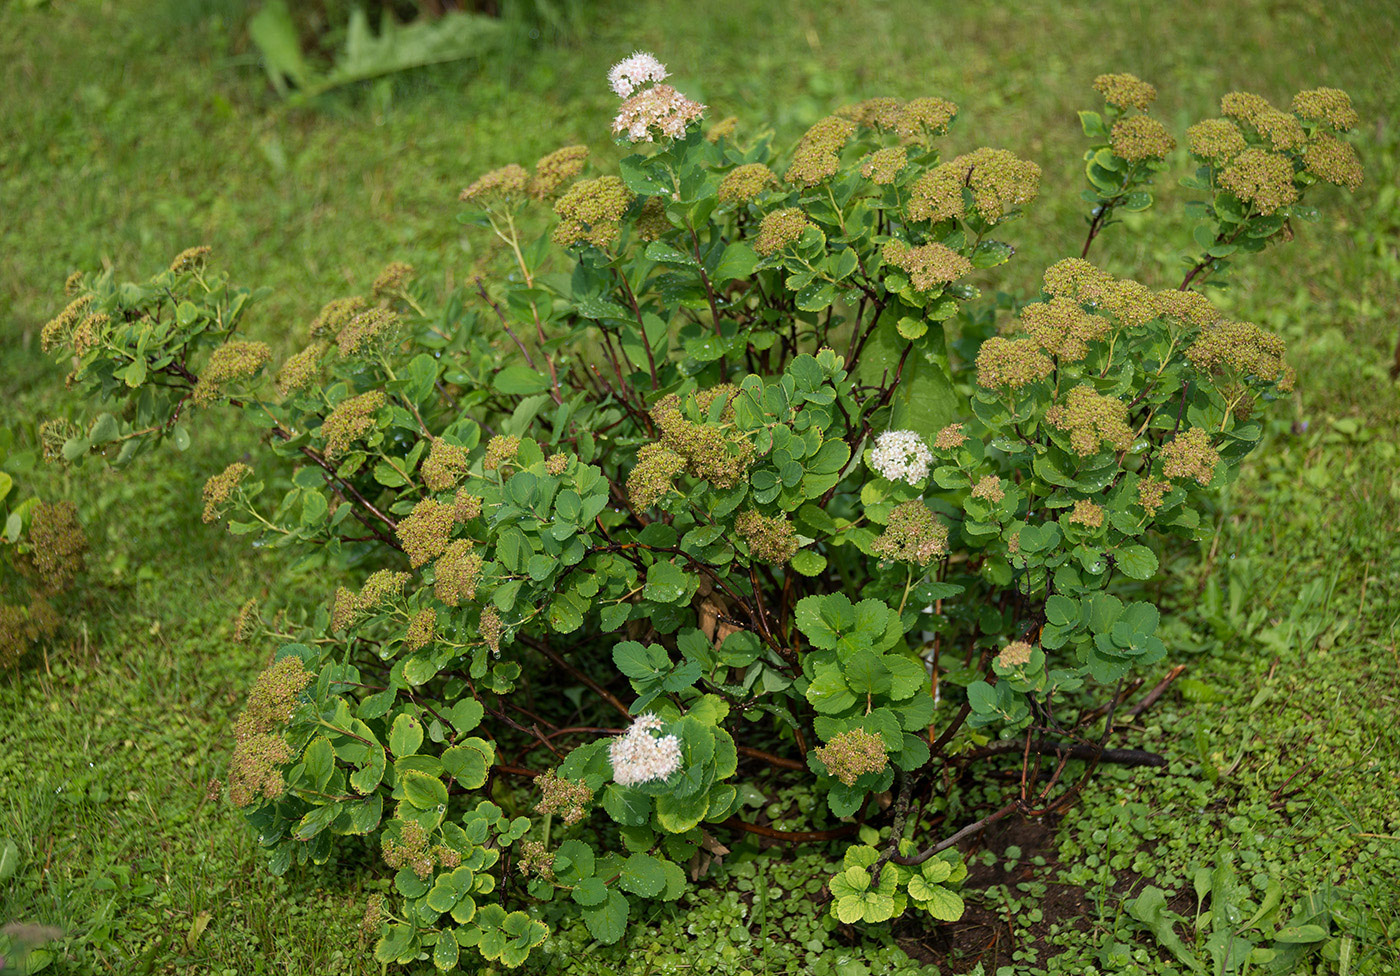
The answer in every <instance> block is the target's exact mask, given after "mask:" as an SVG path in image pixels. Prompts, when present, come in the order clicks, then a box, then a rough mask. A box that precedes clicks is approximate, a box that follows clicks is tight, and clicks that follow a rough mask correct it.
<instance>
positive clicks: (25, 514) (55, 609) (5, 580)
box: [0, 428, 88, 671]
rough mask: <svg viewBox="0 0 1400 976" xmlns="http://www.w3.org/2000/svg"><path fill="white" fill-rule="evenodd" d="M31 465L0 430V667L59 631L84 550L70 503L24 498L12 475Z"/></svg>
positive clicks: (8, 666)
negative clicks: (68, 595)
mask: <svg viewBox="0 0 1400 976" xmlns="http://www.w3.org/2000/svg"><path fill="white" fill-rule="evenodd" d="M34 463H35V461H34V455H33V453H32V452H29V451H15V450H14V433H13V431H11V430H9V429H8V428H7V429H0V671H5V670H9V669H11V668H14V667H16V666H17V665H18V664H19V663H20V661H21V659H23V657H24V656H25V654H26V653H28V652H29V650H30V648H31V647H33V646H35V645H37V644H40V643H43V642H45V641H49V640H51V639H52V638H53V637H54V635H56V634H57V633H58V632H59V628H60V627H61V626H62V624H63V619H64V614H65V612H66V609H67V608H66V607H65V606H64V604H65V603H66V600H67V594H68V592H69V591H70V590H71V589H72V585H73V582H74V580H75V579H76V578H77V576H78V575H79V574H80V573H81V572H82V571H83V565H84V562H85V560H86V555H87V550H88V539H87V534H86V533H85V532H84V531H83V527H82V524H81V523H80V522H79V520H78V508H77V506H76V505H75V504H73V502H71V501H59V502H47V501H44V500H43V499H42V498H40V497H38V496H37V495H30V496H28V497H24V496H23V488H22V484H23V483H22V482H17V481H16V480H15V475H20V476H21V477H23V475H24V474H25V473H26V472H28V471H29V470H31V469H32V468H33V465H34Z"/></svg>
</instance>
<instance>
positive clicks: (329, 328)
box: [308, 296, 369, 338]
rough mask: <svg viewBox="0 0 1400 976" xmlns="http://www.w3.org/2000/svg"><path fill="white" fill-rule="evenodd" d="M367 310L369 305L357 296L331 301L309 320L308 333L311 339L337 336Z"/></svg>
mask: <svg viewBox="0 0 1400 976" xmlns="http://www.w3.org/2000/svg"><path fill="white" fill-rule="evenodd" d="M367 308H369V303H368V302H366V301H365V300H364V299H363V298H360V297H358V296H356V297H353V298H336V299H332V300H331V301H329V302H327V303H326V304H325V305H324V306H322V308H321V311H320V312H318V313H317V314H316V317H315V318H314V319H312V320H311V325H310V327H309V329H308V331H309V333H310V335H311V336H312V337H313V338H316V337H319V336H336V335H339V334H340V333H341V331H342V330H344V328H345V327H346V326H347V325H349V324H350V320H351V319H353V318H354V317H355V316H356V315H359V314H360V313H361V312H363V311H365V310H366V309H367Z"/></svg>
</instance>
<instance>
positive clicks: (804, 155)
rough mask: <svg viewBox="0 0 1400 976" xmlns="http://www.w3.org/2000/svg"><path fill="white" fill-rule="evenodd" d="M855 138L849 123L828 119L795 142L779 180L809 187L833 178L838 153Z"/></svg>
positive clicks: (854, 130)
mask: <svg viewBox="0 0 1400 976" xmlns="http://www.w3.org/2000/svg"><path fill="white" fill-rule="evenodd" d="M855 134H856V124H855V123H854V122H852V121H851V120H850V119H843V118H841V117H840V116H838V115H828V116H827V117H826V118H824V119H822V120H821V121H820V122H818V123H817V124H816V125H814V126H812V127H811V128H810V129H808V130H807V131H806V133H805V134H803V136H802V138H801V139H800V140H799V141H798V143H797V148H796V149H795V150H793V154H792V161H791V162H789V163H788V168H787V172H786V173H784V174H783V179H785V180H786V181H787V182H789V183H794V184H796V185H798V186H802V187H809V186H816V185H817V184H818V183H821V182H822V181H823V180H827V179H830V178H831V177H832V176H835V175H836V171H837V170H838V169H839V168H840V167H841V150H842V149H844V148H845V147H846V143H848V142H850V141H851V137H852V136H854V135H855Z"/></svg>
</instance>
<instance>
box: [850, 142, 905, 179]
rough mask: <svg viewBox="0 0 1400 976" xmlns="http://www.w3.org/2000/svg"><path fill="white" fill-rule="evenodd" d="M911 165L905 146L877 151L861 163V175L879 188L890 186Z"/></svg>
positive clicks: (889, 147)
mask: <svg viewBox="0 0 1400 976" xmlns="http://www.w3.org/2000/svg"><path fill="white" fill-rule="evenodd" d="M908 164H909V150H907V149H905V148H904V147H903V146H888V147H886V148H884V149H877V150H875V151H874V152H873V153H871V154H870V155H869V156H866V157H865V162H863V163H861V166H860V175H861V176H864V177H865V178H866V179H867V180H869V181H870V182H872V183H875V184H877V185H879V186H888V185H889V184H891V183H893V182H894V181H895V179H896V178H897V177H898V176H899V174H900V173H901V172H903V170H904V167H905V166H907V165H908Z"/></svg>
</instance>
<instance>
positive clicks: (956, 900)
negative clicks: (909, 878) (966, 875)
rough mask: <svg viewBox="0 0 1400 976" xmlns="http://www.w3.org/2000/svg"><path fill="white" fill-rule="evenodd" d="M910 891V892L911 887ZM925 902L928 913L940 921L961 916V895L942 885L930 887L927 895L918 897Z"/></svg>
mask: <svg viewBox="0 0 1400 976" xmlns="http://www.w3.org/2000/svg"><path fill="white" fill-rule="evenodd" d="M910 893H911V894H912V893H913V891H912V888H911V891H910ZM920 900H921V901H924V902H925V903H926V904H927V908H928V913H929V914H930V915H932V916H933V917H934V918H936V919H938V920H939V921H940V922H956V921H957V920H958V919H960V918H962V915H963V910H964V907H965V906H964V905H963V900H962V895H960V894H958V893H957V892H956V891H953V890H952V889H950V888H945V887H943V886H942V885H933V886H931V887H930V889H929V892H928V897H927V898H923V899H920Z"/></svg>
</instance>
